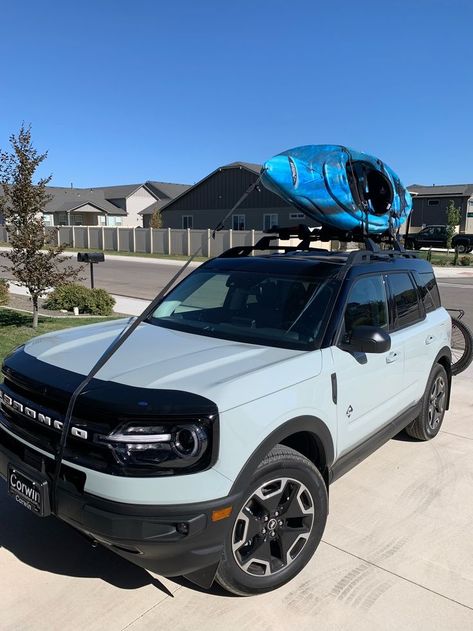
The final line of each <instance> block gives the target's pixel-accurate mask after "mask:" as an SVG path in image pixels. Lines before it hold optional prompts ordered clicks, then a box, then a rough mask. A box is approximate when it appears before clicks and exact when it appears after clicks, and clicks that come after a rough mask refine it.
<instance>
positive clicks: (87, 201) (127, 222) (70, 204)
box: [0, 180, 188, 228]
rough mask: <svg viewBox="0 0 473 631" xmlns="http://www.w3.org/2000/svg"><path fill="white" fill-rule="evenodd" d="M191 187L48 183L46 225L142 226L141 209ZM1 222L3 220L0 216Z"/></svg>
mask: <svg viewBox="0 0 473 631" xmlns="http://www.w3.org/2000/svg"><path fill="white" fill-rule="evenodd" d="M187 188H188V186H187V185H186V184H172V183H169V182H156V181H152V180H150V181H147V182H144V183H141V184H124V185H118V186H103V187H102V186H101V187H95V188H74V187H70V188H66V187H60V186H48V187H46V190H47V193H48V194H49V195H50V200H49V201H48V202H47V203H46V206H45V208H44V223H45V225H46V226H127V227H132V228H133V227H141V226H142V216H141V214H140V213H141V212H142V211H144V210H146V211H147V212H149V213H150V215H152V213H153V212H155V211H156V210H157V209H159V208H160V207H161V206H162V205H164V204H167V203H168V202H169V201H171V199H172V198H173V197H176V196H177V195H179V194H181V193H182V192H183V191H185V190H186V189H187ZM0 223H2V221H1V218H0Z"/></svg>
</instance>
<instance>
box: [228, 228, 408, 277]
mask: <svg viewBox="0 0 473 631" xmlns="http://www.w3.org/2000/svg"><path fill="white" fill-rule="evenodd" d="M292 238H298V239H300V242H299V243H298V244H297V245H291V246H284V245H272V244H271V242H272V241H275V240H282V241H287V240H289V239H292ZM375 240H376V241H377V243H376V242H375ZM317 241H341V242H355V243H362V244H363V245H364V247H365V249H364V250H354V251H353V252H349V253H347V256H346V263H345V265H344V273H345V274H346V272H347V270H348V269H349V268H350V267H353V265H359V264H360V263H368V262H370V261H386V260H391V259H393V258H397V257H403V258H409V259H416V258H417V256H416V255H415V254H413V253H411V252H406V251H405V250H404V248H403V246H402V245H401V243H400V242H399V241H398V240H397V239H392V238H390V237H389V236H386V235H383V236H379V235H373V236H372V237H365V236H363V235H362V234H361V232H360V233H356V232H343V231H338V230H335V229H331V228H327V227H326V226H324V227H322V228H313V229H312V230H311V229H310V228H309V227H308V226H306V225H305V224H300V225H298V226H292V227H288V228H277V229H274V230H272V231H271V232H270V233H269V234H268V235H266V236H264V237H261V239H260V240H259V241H258V242H257V243H255V245H242V246H236V247H233V248H230V249H229V250H226V251H225V252H223V253H222V254H220V256H219V257H218V258H237V257H243V256H249V255H250V254H251V253H252V252H255V251H256V250H263V251H275V252H281V251H283V252H284V253H285V254H286V253H289V252H300V251H305V252H310V253H314V254H316V255H318V256H327V257H328V256H337V255H340V254H341V252H330V251H328V250H326V249H324V248H315V247H311V243H314V242H317ZM379 243H389V244H390V245H392V249H389V250H387V249H381V247H380V245H379Z"/></svg>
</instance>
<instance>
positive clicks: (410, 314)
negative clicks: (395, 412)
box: [387, 271, 435, 412]
mask: <svg viewBox="0 0 473 631" xmlns="http://www.w3.org/2000/svg"><path fill="white" fill-rule="evenodd" d="M387 281H388V291H389V295H390V300H391V304H392V307H393V314H394V321H393V324H392V332H391V338H394V337H395V338H396V340H397V341H398V343H399V344H402V346H403V348H404V370H403V375H402V392H401V396H400V408H401V409H400V410H399V411H400V412H401V411H403V410H405V409H407V408H409V407H411V406H412V405H414V404H415V403H417V401H419V399H420V397H421V396H422V394H423V392H424V388H425V383H426V379H427V377H426V372H427V376H428V374H429V372H430V367H431V366H432V362H433V359H434V358H433V357H431V355H432V349H434V348H435V344H434V341H435V337H434V333H433V332H432V331H431V330H430V328H429V325H428V322H427V321H426V314H425V308H424V305H423V302H422V298H421V295H420V292H419V291H418V289H417V286H416V283H415V282H414V278H413V276H412V275H411V273H410V272H408V271H400V272H390V273H389V274H388V276H387Z"/></svg>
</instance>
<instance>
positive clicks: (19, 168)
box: [0, 123, 81, 328]
mask: <svg viewBox="0 0 473 631" xmlns="http://www.w3.org/2000/svg"><path fill="white" fill-rule="evenodd" d="M10 144H11V150H10V151H2V150H0V187H1V191H0V192H1V195H0V214H3V216H4V218H5V223H6V229H7V232H8V241H9V243H10V246H11V249H10V250H8V251H5V252H1V253H0V255H1V256H2V257H4V258H6V259H8V260H9V262H10V264H9V265H1V266H0V268H1V269H3V270H9V271H10V272H11V273H12V274H13V276H14V278H15V280H16V282H17V283H18V284H20V285H23V286H24V287H26V288H27V289H28V291H29V292H30V295H31V300H32V302H33V328H36V327H37V326H38V300H39V298H40V297H41V296H42V295H44V293H45V291H46V290H47V289H48V288H50V287H57V286H58V285H61V284H63V283H66V282H71V281H73V280H76V279H77V278H78V275H79V273H80V271H81V268H79V269H77V268H73V267H72V266H71V265H65V264H64V261H66V260H67V257H64V256H61V254H62V252H63V251H64V247H65V245H64V246H56V245H54V244H53V243H52V242H51V239H50V238H48V236H47V235H46V233H45V229H44V221H43V212H42V211H43V210H44V207H45V204H46V203H47V202H48V201H49V200H50V195H48V193H47V191H46V185H47V184H48V182H49V181H50V180H51V176H49V177H46V178H41V179H39V180H38V182H36V183H33V176H34V174H35V172H36V169H37V168H38V167H39V165H40V164H41V163H42V162H43V161H44V160H45V159H46V156H47V153H38V151H37V150H36V149H35V148H34V147H33V145H32V142H31V126H26V125H25V124H24V123H23V124H22V126H21V128H20V131H19V132H18V135H15V134H12V135H11V136H10Z"/></svg>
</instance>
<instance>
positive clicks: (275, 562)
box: [232, 477, 315, 576]
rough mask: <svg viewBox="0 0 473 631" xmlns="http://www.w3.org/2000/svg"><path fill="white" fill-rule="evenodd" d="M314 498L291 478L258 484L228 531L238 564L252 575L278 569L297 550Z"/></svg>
mask: <svg viewBox="0 0 473 631" xmlns="http://www.w3.org/2000/svg"><path fill="white" fill-rule="evenodd" d="M314 510H315V509H314V500H313V498H312V495H311V494H310V492H309V490H308V488H307V487H306V486H305V485H304V484H303V483H302V482H300V481H299V480H295V479H294V478H286V477H284V478H282V477H281V478H276V479H274V480H271V481H269V482H265V483H264V484H262V485H261V486H260V487H259V488H258V489H256V491H254V493H253V494H252V495H251V496H250V497H249V498H248V499H247V501H246V502H245V504H244V505H243V508H242V509H241V510H240V512H239V514H238V516H237V518H236V521H235V525H234V527H233V532H232V550H233V556H234V558H235V561H236V562H237V564H238V565H239V567H240V568H241V569H242V570H243V571H244V572H246V573H247V574H251V575H252V576H270V575H273V574H276V573H277V572H281V571H282V570H284V569H285V568H286V567H287V566H288V565H290V564H291V563H293V562H294V561H295V560H296V559H297V558H298V557H299V555H300V554H301V552H302V550H303V549H304V546H305V545H306V543H307V540H308V539H309V537H310V534H311V532H312V528H313V525H314Z"/></svg>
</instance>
